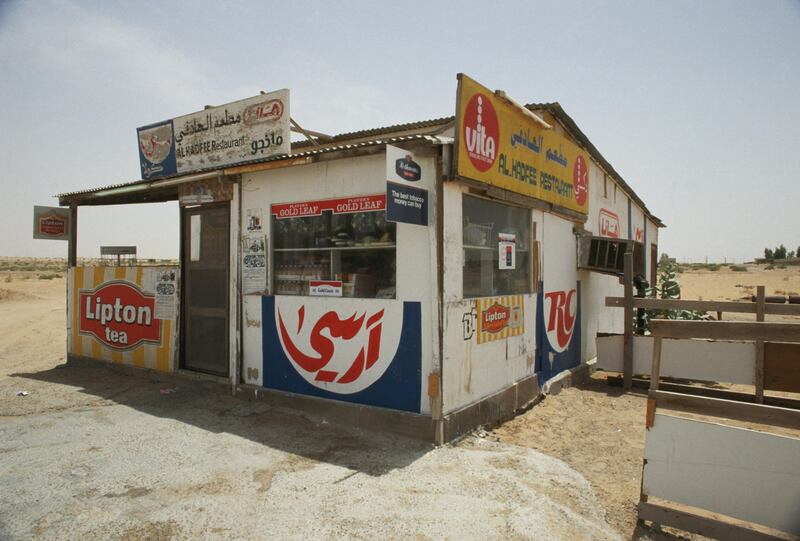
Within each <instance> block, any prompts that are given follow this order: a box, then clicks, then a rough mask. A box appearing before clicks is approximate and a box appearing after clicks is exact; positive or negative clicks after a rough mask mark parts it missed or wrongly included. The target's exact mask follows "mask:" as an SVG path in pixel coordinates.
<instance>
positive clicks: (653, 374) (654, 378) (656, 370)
mask: <svg viewBox="0 0 800 541" xmlns="http://www.w3.org/2000/svg"><path fill="white" fill-rule="evenodd" d="M661 341H662V338H661V337H660V336H655V337H654V338H653V364H652V366H651V367H650V390H651V391H657V390H658V382H659V380H660V379H661Z"/></svg>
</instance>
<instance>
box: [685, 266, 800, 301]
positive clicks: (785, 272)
mask: <svg viewBox="0 0 800 541" xmlns="http://www.w3.org/2000/svg"><path fill="white" fill-rule="evenodd" d="M740 266H743V267H745V268H746V269H747V270H746V271H745V272H737V271H733V270H731V267H720V269H719V270H716V271H709V270H693V271H686V272H683V273H680V274H679V275H678V281H679V282H680V284H681V297H682V298H684V299H701V300H707V301H708V300H740V299H743V298H750V297H751V296H752V295H755V294H756V287H757V286H764V288H765V290H766V294H767V295H800V266H789V267H786V268H785V269H780V268H777V267H775V268H774V269H770V270H767V267H766V266H765V265H740Z"/></svg>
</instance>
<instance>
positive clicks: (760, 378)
mask: <svg viewBox="0 0 800 541" xmlns="http://www.w3.org/2000/svg"><path fill="white" fill-rule="evenodd" d="M764 311H765V308H764V286H758V289H757V290H756V321H764ZM756 402H757V403H758V404H763V403H764V341H763V340H756Z"/></svg>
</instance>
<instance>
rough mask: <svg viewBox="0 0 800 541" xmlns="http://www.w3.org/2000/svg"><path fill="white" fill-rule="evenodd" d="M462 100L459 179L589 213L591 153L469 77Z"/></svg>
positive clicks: (461, 90) (461, 81)
mask: <svg viewBox="0 0 800 541" xmlns="http://www.w3.org/2000/svg"><path fill="white" fill-rule="evenodd" d="M458 96H459V98H458V132H457V136H456V138H457V140H458V143H457V147H456V148H457V152H458V157H457V174H458V175H460V176H463V177H465V178H469V179H473V180H477V181H480V182H485V183H487V184H492V185H494V186H498V187H500V188H504V189H506V190H510V191H512V192H516V193H519V194H522V195H527V196H529V197H535V198H536V199H541V200H543V201H547V202H549V203H553V204H554V205H559V206H561V207H565V208H568V209H571V210H574V211H577V212H580V213H582V214H586V213H587V212H588V208H589V197H588V195H589V156H588V154H587V153H586V152H584V151H583V150H581V149H580V148H579V147H578V146H577V145H576V144H574V143H573V142H572V141H570V140H569V139H567V138H566V137H564V136H563V135H561V134H559V133H558V132H557V131H555V130H552V129H550V130H548V129H546V128H544V127H543V126H541V125H540V124H539V123H537V122H536V121H534V120H533V119H532V118H530V117H529V116H527V115H525V114H524V113H523V112H522V111H520V110H519V109H518V108H517V107H515V106H513V105H511V104H510V103H509V102H508V101H506V100H503V99H500V98H498V97H496V96H495V95H494V93H493V92H492V91H491V90H489V89H488V88H486V87H484V86H481V85H480V84H478V83H477V82H475V81H473V80H472V79H470V78H469V77H467V76H465V75H460V76H459V92H458Z"/></svg>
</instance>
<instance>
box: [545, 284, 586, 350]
mask: <svg viewBox="0 0 800 541" xmlns="http://www.w3.org/2000/svg"><path fill="white" fill-rule="evenodd" d="M544 298H545V300H546V303H547V307H546V310H547V312H546V314H547V338H548V339H549V340H550V345H551V346H552V347H553V349H555V350H556V351H558V352H561V351H564V350H565V349H567V346H568V345H569V342H570V340H571V339H572V334H573V331H574V330H575V320H576V319H577V314H578V302H577V299H578V296H577V290H576V289H570V290H569V291H551V292H549V293H545V294H544Z"/></svg>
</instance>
